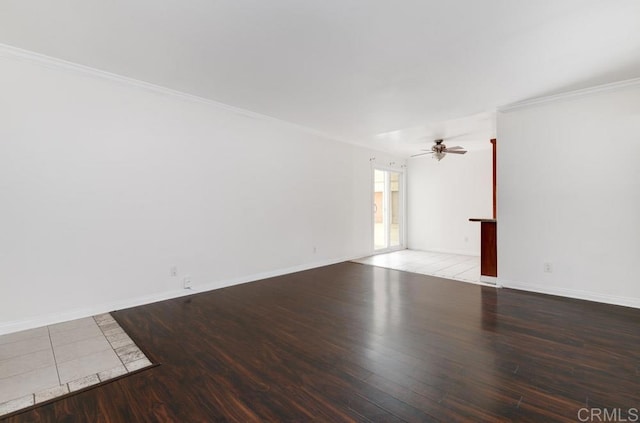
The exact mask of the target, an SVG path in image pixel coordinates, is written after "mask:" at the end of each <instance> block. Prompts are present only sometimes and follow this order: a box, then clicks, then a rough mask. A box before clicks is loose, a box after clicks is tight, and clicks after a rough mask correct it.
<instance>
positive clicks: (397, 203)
mask: <svg viewBox="0 0 640 423" xmlns="http://www.w3.org/2000/svg"><path fill="white" fill-rule="evenodd" d="M403 179H404V178H403V173H402V172H398V171H394V170H387V169H379V168H375V169H374V170H373V250H374V251H375V252H377V253H379V252H383V251H392V250H399V249H401V248H403V246H404V239H403V238H404V233H403V232H404V225H403V215H404V207H403V203H404V198H403V197H404V190H403Z"/></svg>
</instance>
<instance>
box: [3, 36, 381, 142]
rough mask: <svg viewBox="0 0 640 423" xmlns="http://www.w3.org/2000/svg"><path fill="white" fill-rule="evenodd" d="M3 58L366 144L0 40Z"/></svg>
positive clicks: (334, 138)
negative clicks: (14, 45) (3, 42)
mask: <svg viewBox="0 0 640 423" xmlns="http://www.w3.org/2000/svg"><path fill="white" fill-rule="evenodd" d="M0 58H5V59H12V60H22V61H25V62H30V63H34V64H37V65H40V66H44V67H48V68H52V69H57V70H63V71H67V72H71V73H76V74H80V75H85V76H90V77H94V78H98V79H103V80H109V81H113V82H116V83H120V84H123V85H128V86H134V87H137V88H142V89H144V90H147V91H151V92H155V93H159V94H163V95H167V96H170V97H175V98H180V99H182V100H186V101H190V102H194V103H201V104H206V105H208V106H213V107H216V108H219V109H223V110H227V111H229V112H232V113H236V114H239V115H242V116H245V117H249V118H253V119H260V120H264V121H268V122H273V123H277V124H280V125H283V126H286V127H289V128H293V129H297V130H299V131H302V132H305V133H307V134H310V135H314V136H317V137H321V138H327V139H330V140H333V141H337V142H342V143H346V144H350V145H358V146H360V147H363V146H362V145H359V144H357V143H355V142H353V141H350V140H346V139H341V138H339V137H336V136H333V135H330V134H327V133H325V132H322V131H319V130H317V129H313V128H309V127H307V126H303V125H299V124H297V123H293V122H289V121H286V120H282V119H278V118H275V117H272V116H268V115H263V114H261V113H257V112H252V111H250V110H246V109H242V108H240V107H235V106H231V105H229V104H225V103H221V102H218V101H215V100H211V99H208V98H205V97H200V96H197V95H194V94H189V93H185V92H183V91H179V90H175V89H172V88H167V87H163V86H161V85H156V84H152V83H150V82H145V81H142V80H139V79H135V78H129V77H127V76H122V75H118V74H115V73H111V72H107V71H103V70H100V69H96V68H92V67H90V66H85V65H81V64H78V63H74V62H69V61H67V60H63V59H58V58H56V57H51V56H47V55H44V54H40V53H36V52H33V51H30V50H24V49H21V48H18V47H13V46H10V45H7V44H2V43H0ZM369 149H370V148H369Z"/></svg>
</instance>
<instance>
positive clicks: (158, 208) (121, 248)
mask: <svg viewBox="0 0 640 423" xmlns="http://www.w3.org/2000/svg"><path fill="white" fill-rule="evenodd" d="M14 53H15V52H13V51H12V50H11V49H9V48H3V49H1V51H0V92H1V93H2V95H0V116H1V117H0V119H1V122H0V198H1V200H0V201H1V207H0V229H1V233H0V281H1V284H2V296H1V297H0V303H1V304H0V333H3V332H10V331H14V330H18V329H23V328H26V327H32V326H36V325H41V324H45V323H51V322H54V321H61V320H65V319H69V318H74V317H78V316H81V315H88V314H91V313H95V312H100V311H106V310H111V309H113V308H117V307H126V306H131V305H133V304H140V303H145V302H149V301H153V300H157V299H161V298H169V297H172V296H176V295H180V294H181V293H183V292H185V291H183V290H182V277H183V276H184V275H187V274H188V275H190V276H191V277H192V280H193V286H194V288H195V289H196V290H198V289H205V288H206V289H210V288H214V287H218V286H223V285H228V284H233V283H239V282H243V281H247V280H252V279H257V278H260V277H264V276H269V275H274V274H279V273H283V272H288V271H293V270H298V269H304V268H308V267H313V266H318V265H322V264H326V263H331V262H335V261H340V260H343V259H346V258H351V257H356V256H362V255H366V254H368V253H370V252H371V244H372V240H371V204H370V201H371V193H370V191H371V168H370V163H369V157H370V156H371V155H373V153H372V152H370V151H367V150H365V149H363V148H360V147H356V146H353V145H348V144H344V143H339V142H336V141H332V140H330V139H328V138H326V137H322V136H320V135H315V134H313V133H311V132H310V131H306V130H302V129H301V128H298V127H296V126H294V125H290V124H286V123H284V122H279V121H276V120H273V119H269V118H264V117H261V116H257V115H254V114H251V113H244V112H240V111H237V110H234V109H232V108H228V107H222V106H221V105H219V104H216V103H213V102H207V101H202V100H198V99H196V98H194V97H189V96H185V95H180V94H178V93H171V92H169V91H168V90H163V89H159V88H158V87H155V88H154V87H152V86H149V85H146V84H135V83H133V82H132V81H127V80H124V79H123V78H117V77H109V76H108V75H105V74H102V73H100V72H94V71H90V70H86V69H81V68H79V67H75V66H66V65H61V64H60V63H59V62H57V61H55V60H47V59H43V58H40V59H36V58H34V57H32V56H30V55H28V54H27V55H26V56H24V55H20V54H14ZM375 155H376V156H377V157H378V158H380V159H382V158H383V155H381V154H380V153H375ZM389 160H394V161H396V162H397V163H398V164H399V165H400V164H402V161H401V160H398V159H397V158H389ZM314 247H317V252H316V253H314V251H313V248H314ZM173 265H175V266H177V267H178V273H179V277H177V278H176V277H173V278H172V277H170V267H171V266H173Z"/></svg>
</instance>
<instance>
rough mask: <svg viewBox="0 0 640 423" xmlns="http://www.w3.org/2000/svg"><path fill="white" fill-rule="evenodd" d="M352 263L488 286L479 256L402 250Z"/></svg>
mask: <svg viewBox="0 0 640 423" xmlns="http://www.w3.org/2000/svg"><path fill="white" fill-rule="evenodd" d="M352 261H353V262H355V263H360V264H369V265H372V266H377V267H386V268H389V269H395V270H403V271H405V272H413V273H420V274H423V275H430V276H436V277H441V278H446V279H453V280H457V281H462V282H471V283H475V284H479V285H488V284H485V283H482V282H480V257H477V256H466V255H461V254H446V253H436V252H431V251H417V250H400V251H394V252H391V253H386V254H377V255H374V256H369V257H363V258H361V259H357V260H352ZM491 286H493V285H491Z"/></svg>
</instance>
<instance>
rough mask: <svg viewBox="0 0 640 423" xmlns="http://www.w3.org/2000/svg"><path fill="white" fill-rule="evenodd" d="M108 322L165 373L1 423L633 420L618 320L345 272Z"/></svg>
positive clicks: (635, 403)
mask: <svg viewBox="0 0 640 423" xmlns="http://www.w3.org/2000/svg"><path fill="white" fill-rule="evenodd" d="M113 314H114V316H115V318H116V319H117V320H118V321H119V322H120V324H121V325H122V326H123V327H124V328H125V330H127V332H129V334H130V335H131V336H132V337H133V339H134V340H135V341H136V343H138V345H140V346H141V347H142V348H143V349H144V350H145V351H146V352H147V353H148V355H149V356H150V357H151V358H152V359H153V360H154V361H156V362H159V363H161V365H160V366H158V367H155V368H152V369H149V370H146V371H143V372H141V373H138V374H135V375H132V376H129V377H126V378H123V379H120V380H117V381H115V382H112V383H108V384H106V385H103V386H100V387H97V388H95V389H92V390H89V391H86V392H82V393H80V394H77V395H75V396H71V397H67V398H64V399H62V400H59V401H57V402H54V403H52V404H48V405H44V406H42V407H39V408H35V409H33V410H30V411H28V412H25V413H22V414H19V415H16V416H13V417H10V418H9V419H8V420H9V421H10V422H215V421H229V422H236V421H237V422H249V421H273V422H281V421H284V422H286V421H297V422H306V421H314V420H315V421H327V422H340V421H367V422H368V421H373V422H395V421H411V422H428V421H444V422H455V421H469V422H478V421H488V422H497V421H517V422H523V421H535V422H552V421H571V422H575V421H578V411H579V410H580V409H581V408H584V407H591V408H603V407H608V408H609V409H614V408H616V409H620V410H619V411H616V412H617V413H620V414H619V415H620V416H627V415H628V416H631V417H632V414H629V413H630V412H629V408H632V407H636V408H640V375H639V366H640V310H635V309H629V308H624V307H616V306H609V305H603V304H596V303H590V302H584V301H577V300H569V299H563V298H558V297H551V296H544V295H538V294H532V293H525V292H518V291H513V290H508V289H501V290H500V289H498V290H496V289H494V288H488V287H481V286H477V285H471V284H465V283H461V282H455V281H449V280H443V279H437V278H433V277H429V276H425V275H418V274H412V273H406V272H401V271H396V270H390V269H383V268H377V267H372V266H367V265H361V264H354V263H342V264H338V265H334V266H329V267H323V268H319V269H314V270H310V271H305V272H300V273H295V274H291V275H287V276H282V277H276V278H272V279H267V280H263V281H259V282H254V283H249V284H244V285H239V286H235V287H230V288H225V289H220V290H217V291H212V292H208V293H202V294H196V295H193V296H190V297H184V298H180V299H175V300H170V301H164V302H160V303H155V304H150V305H147V306H142V307H136V308H133V309H128V310H121V311H118V312H115V313H113ZM583 413H584V412H583ZM631 413H633V411H631ZM586 415H587V414H582V417H584V416H586Z"/></svg>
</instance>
